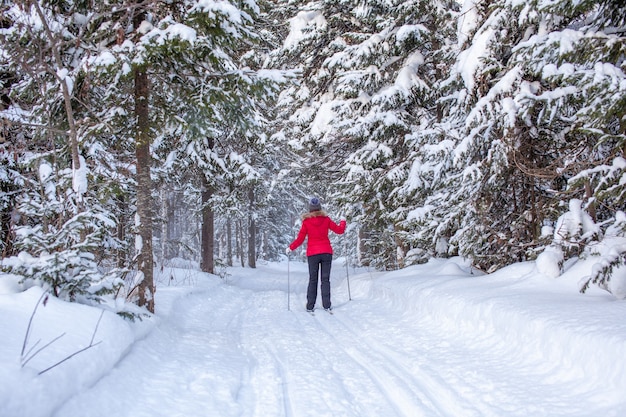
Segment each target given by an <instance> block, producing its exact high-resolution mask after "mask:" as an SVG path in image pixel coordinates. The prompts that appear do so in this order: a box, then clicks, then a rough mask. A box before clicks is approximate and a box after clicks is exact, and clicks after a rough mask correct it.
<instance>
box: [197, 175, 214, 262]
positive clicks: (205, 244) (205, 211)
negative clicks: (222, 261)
mask: <svg viewBox="0 0 626 417" xmlns="http://www.w3.org/2000/svg"><path fill="white" fill-rule="evenodd" d="M201 175H202V244H201V253H202V255H201V259H202V260H201V263H200V268H201V269H202V271H204V272H208V273H210V274H213V273H215V267H214V265H215V260H214V259H213V249H214V245H215V242H214V239H215V224H214V220H215V215H214V213H213V209H212V207H211V205H210V204H209V201H210V200H211V197H212V196H213V189H212V187H211V185H210V184H209V182H208V181H207V179H206V177H205V176H204V174H201Z"/></svg>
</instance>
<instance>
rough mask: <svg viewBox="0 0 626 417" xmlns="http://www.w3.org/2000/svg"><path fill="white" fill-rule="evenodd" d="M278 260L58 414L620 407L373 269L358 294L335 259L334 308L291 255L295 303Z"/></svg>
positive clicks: (513, 411)
mask: <svg viewBox="0 0 626 417" xmlns="http://www.w3.org/2000/svg"><path fill="white" fill-rule="evenodd" d="M272 268H276V265H274V266H271V265H270V266H267V267H260V268H259V269H258V270H256V271H250V270H248V271H247V270H245V269H243V270H242V269H240V270H237V274H236V276H233V277H230V278H229V279H228V280H227V283H221V282H219V281H215V282H213V283H212V284H211V285H208V286H203V287H202V289H196V290H193V292H189V293H187V294H186V295H184V296H182V297H180V296H179V297H178V298H176V300H175V301H173V303H172V305H171V306H170V307H169V311H165V312H162V313H161V314H160V315H161V317H162V322H161V324H160V325H159V326H158V327H157V328H156V329H155V330H154V331H153V332H152V333H151V334H150V335H149V336H148V337H147V338H146V339H144V340H142V341H139V342H137V343H136V344H135V345H134V346H133V347H132V350H131V351H130V352H129V353H128V355H127V356H126V357H125V358H124V359H123V360H122V361H121V362H120V363H119V364H118V366H117V367H116V368H114V369H113V370H112V372H111V373H110V374H109V375H107V376H106V377H104V378H103V379H102V380H101V381H99V382H98V383H97V384H96V385H95V386H93V387H92V388H91V389H89V390H87V391H85V392H84V393H82V394H80V395H78V396H76V397H75V398H73V399H72V400H71V401H69V402H68V403H67V404H65V405H64V406H63V407H62V408H61V409H60V410H58V411H57V413H56V414H55V416H56V417H75V416H78V415H80V416H82V417H89V416H102V417H105V416H106V417H110V416H116V417H122V416H129V417H130V416H132V417H141V416H146V417H148V416H150V417H154V416H186V417H191V416H258V417H261V416H263V417H265V416H285V417H302V416H333V417H336V416H345V417H350V416H354V417H367V416H372V417H374V416H376V417H379V416H388V417H392V416H398V417H419V416H425V417H426V416H429V417H430V416H432V417H436V416H442V417H443V416H446V417H447V416H449V417H479V416H480V417H490V416H493V417H496V416H497V417H503V416H507V417H510V416H520V417H521V416H524V417H527V416H534V417H537V416H551V417H555V416H581V417H582V416H589V417H590V416H592V415H598V414H594V413H597V412H598V411H600V410H601V412H602V413H603V414H602V415H606V416H609V415H619V414H614V413H616V412H617V413H619V412H620V411H619V410H615V409H614V408H613V409H611V408H610V407H607V408H606V409H604V407H602V406H600V404H601V403H606V398H598V396H600V397H602V394H601V393H595V392H593V389H590V387H589V384H587V383H585V381H586V378H585V375H582V374H581V368H579V367H577V366H575V364H572V369H564V368H563V366H562V364H560V363H555V361H554V358H552V357H551V356H550V355H549V354H542V353H541V352H537V351H534V350H533V349H528V350H527V351H524V352H521V353H523V354H520V352H519V350H518V348H519V345H520V341H518V340H506V338H507V337H509V336H507V335H499V334H494V333H493V332H492V330H491V329H490V328H488V327H485V328H484V332H481V331H476V329H474V328H471V329H465V330H463V329H460V330H459V331H451V330H450V327H449V326H445V325H442V323H445V321H446V320H449V319H448V318H442V320H441V321H439V320H437V319H436V317H437V315H436V314H437V313H433V314H428V315H423V316H419V315H415V314H405V312H406V309H405V308H403V306H401V305H399V303H397V302H396V301H394V300H392V299H393V298H394V297H395V295H394V294H395V293H394V291H393V290H392V289H391V288H389V292H388V293H387V292H386V287H385V285H380V286H377V287H376V290H375V291H372V285H371V284H372V282H376V281H377V280H376V279H374V277H373V275H371V274H362V275H358V276H355V277H353V278H352V281H353V282H352V287H353V291H352V292H353V294H352V296H353V300H352V301H348V295H347V286H346V285H345V284H346V283H345V269H344V270H343V271H342V270H341V269H340V268H341V265H335V266H334V267H333V268H334V270H333V277H332V283H333V303H334V307H335V313H334V314H333V315H330V314H328V313H326V312H324V311H323V310H317V311H316V314H315V316H311V315H310V314H308V313H306V312H305V311H304V307H303V305H304V298H305V295H304V294H305V287H306V272H305V269H306V268H305V265H304V264H299V263H294V262H292V263H291V305H290V307H291V311H288V310H287V297H286V290H287V282H286V281H287V280H286V274H285V272H286V271H284V270H281V269H272ZM420 290H421V292H428V287H424V288H421V289H420ZM168 291H170V292H169V293H168ZM176 291H177V290H176V289H171V290H168V289H167V288H165V289H161V290H160V292H161V294H162V295H161V296H162V297H168V296H172V294H173V293H175V292H176ZM406 295H407V297H408V299H409V302H411V301H410V299H411V297H410V294H409V293H407V294H406ZM445 298H446V294H443V299H444V300H445ZM157 301H158V300H157ZM318 303H319V301H318ZM433 318H435V319H433ZM463 325H464V324H463V323H461V324H460V326H463ZM481 326H483V325H481V324H477V328H479V329H480V327H481ZM591 384H593V381H592V382H591ZM591 410H593V412H591ZM622 411H623V409H622Z"/></svg>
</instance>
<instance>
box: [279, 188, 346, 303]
mask: <svg viewBox="0 0 626 417" xmlns="http://www.w3.org/2000/svg"><path fill="white" fill-rule="evenodd" d="M329 230H332V231H333V232H335V233H337V234H340V235H341V234H343V232H345V230H346V220H345V218H343V217H342V218H341V220H340V222H339V224H337V223H335V222H334V221H332V220H331V219H330V217H328V216H327V215H326V212H324V211H323V210H322V205H321V203H320V200H319V199H317V198H312V199H311V201H309V212H308V213H305V214H303V215H302V226H301V227H300V232H298V236H297V237H296V239H295V240H294V241H293V242H291V245H289V247H288V248H287V250H286V253H287V255H289V253H290V252H291V251H293V250H295V249H296V248H297V247H298V246H300V245H301V244H302V243H303V242H304V239H305V238H306V237H307V236H308V240H307V248H306V256H307V260H308V263H309V286H308V289H307V294H306V298H307V303H306V309H307V311H309V312H312V311H313V309H314V308H315V300H316V299H317V281H318V275H319V276H321V280H322V284H321V287H322V305H323V306H324V309H325V310H327V311H330V310H331V302H330V266H331V262H332V260H333V248H332V247H331V245H330V239H328V231H329ZM320 272H321V274H320Z"/></svg>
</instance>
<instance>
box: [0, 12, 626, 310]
mask: <svg viewBox="0 0 626 417" xmlns="http://www.w3.org/2000/svg"><path fill="white" fill-rule="evenodd" d="M0 4H1V6H0V10H1V17H0V39H1V44H0V87H1V100H0V158H1V160H2V163H1V164H0V186H1V191H0V210H1V217H2V222H1V224H2V229H1V231H0V250H1V252H2V269H3V271H5V272H10V273H12V274H15V275H18V276H21V277H23V283H24V285H26V286H33V285H38V286H43V287H45V288H48V289H49V291H50V292H51V293H52V294H53V295H55V296H56V297H59V298H61V299H63V300H69V301H78V302H81V303H86V304H92V303H97V302H98V301H99V300H101V298H102V297H105V296H106V295H107V294H116V295H117V296H122V297H124V298H125V299H127V300H131V301H132V302H134V303H136V304H138V305H139V306H142V307H145V308H147V309H148V310H149V311H154V298H153V294H154V287H155V283H154V273H155V268H161V267H162V266H163V265H167V263H168V262H169V261H170V260H172V259H178V258H182V259H187V260H191V261H195V262H198V263H199V265H200V267H201V269H202V270H203V271H205V272H210V273H216V274H219V273H220V271H221V270H222V268H224V267H227V266H229V265H233V264H237V265H240V266H246V267H250V268H255V267H256V264H257V262H258V261H259V260H276V259H279V258H280V257H281V256H284V250H285V248H286V247H287V245H288V244H289V242H291V240H292V239H293V237H294V236H295V232H296V231H297V227H298V222H299V218H300V215H301V214H302V212H304V211H305V210H306V203H307V201H308V199H309V198H310V197H311V196H317V197H319V198H320V199H321V201H322V204H323V207H324V209H325V210H326V211H327V212H328V213H329V214H330V215H331V217H335V218H339V216H345V217H346V218H347V220H348V233H347V235H346V237H341V238H340V240H338V241H337V242H336V245H335V246H336V251H337V253H341V254H342V255H345V256H346V257H348V259H350V262H351V263H354V264H356V265H359V266H369V267H372V268H375V269H379V270H394V269H400V268H403V267H406V266H409V265H414V264H421V263H424V262H426V261H427V260H428V259H430V258H433V257H440V258H445V257H451V256H461V257H463V258H465V259H468V260H469V261H470V262H471V264H472V266H473V267H474V268H477V269H479V270H482V271H484V272H494V271H496V270H498V269H501V268H503V267H505V266H507V265H510V264H512V263H516V262H520V261H524V260H534V259H538V258H541V257H543V258H545V260H546V262H542V263H541V265H547V266H546V267H545V268H546V270H545V271H544V272H545V273H546V274H549V275H551V276H554V277H556V276H558V275H559V273H560V271H561V268H562V265H563V263H564V262H566V261H567V260H568V259H569V258H571V257H581V256H585V254H586V253H590V251H593V252H594V253H595V254H599V255H600V256H601V259H602V261H601V262H600V263H599V265H600V266H599V267H598V268H595V269H594V272H593V274H592V275H591V276H589V277H588V278H587V280H586V282H583V283H582V284H581V287H580V290H581V291H583V292H584V291H585V290H586V289H587V288H588V287H589V286H599V287H600V288H603V289H606V290H608V291H611V286H610V285H609V284H610V280H611V277H612V275H613V274H615V273H616V271H618V270H619V271H624V268H626V266H625V264H626V245H625V244H623V243H621V244H619V245H613V244H606V245H603V244H602V243H603V242H608V241H609V240H612V239H613V240H614V239H615V238H620V239H621V238H624V237H626V215H625V214H624V212H623V210H624V206H625V202H626V116H625V113H626V60H625V57H626V4H625V3H624V2H623V1H622V0H532V1H521V0H466V1H465V2H460V1H456V0H358V1H355V0H317V1H315V0H307V1H302V0H256V1H255V0H231V1H214V0H180V1H179V0H168V1H165V0H143V1H139V0H124V1H121V0H104V1H93V0H44V1H30V0H25V1H6V0H3V1H2V2H1V3H0ZM619 241H620V242H623V240H619ZM603 248H606V249H603ZM550 267H551V269H550ZM622 297H626V294H621V295H620V298H622ZM120 313H123V312H120Z"/></svg>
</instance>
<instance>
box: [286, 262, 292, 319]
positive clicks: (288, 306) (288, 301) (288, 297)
mask: <svg viewBox="0 0 626 417" xmlns="http://www.w3.org/2000/svg"><path fill="white" fill-rule="evenodd" d="M290 259H291V257H290V256H289V255H287V311H291V306H290V304H291V300H290V298H291V289H290V286H291V283H290V279H289V260H290Z"/></svg>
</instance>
